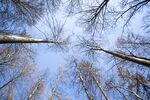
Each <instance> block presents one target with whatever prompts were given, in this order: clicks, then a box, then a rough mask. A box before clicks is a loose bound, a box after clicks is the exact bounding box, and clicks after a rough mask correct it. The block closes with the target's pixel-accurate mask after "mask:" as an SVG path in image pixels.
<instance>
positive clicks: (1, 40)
mask: <svg viewBox="0 0 150 100" xmlns="http://www.w3.org/2000/svg"><path fill="white" fill-rule="evenodd" d="M7 43H57V42H56V41H53V40H48V39H37V38H31V37H25V36H16V35H0V44H7Z"/></svg>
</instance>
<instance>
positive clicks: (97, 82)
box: [93, 76, 109, 100]
mask: <svg viewBox="0 0 150 100" xmlns="http://www.w3.org/2000/svg"><path fill="white" fill-rule="evenodd" d="M93 78H94V80H95V82H96V84H97V86H98V88H99V90H100V91H101V92H102V94H103V95H104V97H105V99H106V100H109V98H108V96H107V95H106V93H105V92H104V90H103V88H102V86H101V84H100V83H99V81H98V80H97V79H96V77H95V76H93Z"/></svg>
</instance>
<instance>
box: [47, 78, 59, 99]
mask: <svg viewBox="0 0 150 100" xmlns="http://www.w3.org/2000/svg"><path fill="white" fill-rule="evenodd" d="M57 86H58V79H56V80H55V82H54V86H53V87H52V89H51V92H50V95H49V98H48V100H53V96H54V94H55V90H56V88H57Z"/></svg>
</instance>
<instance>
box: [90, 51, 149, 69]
mask: <svg viewBox="0 0 150 100" xmlns="http://www.w3.org/2000/svg"><path fill="white" fill-rule="evenodd" d="M93 50H99V51H103V52H105V53H108V54H111V55H113V56H115V57H118V58H121V59H124V60H127V61H131V62H134V63H137V64H140V65H144V66H147V67H148V68H150V59H147V58H142V57H137V56H132V55H126V54H123V53H120V52H116V51H110V50H105V49H103V48H94V49H93Z"/></svg>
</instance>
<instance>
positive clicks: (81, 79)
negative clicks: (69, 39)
mask: <svg viewBox="0 0 150 100" xmlns="http://www.w3.org/2000/svg"><path fill="white" fill-rule="evenodd" d="M77 73H78V75H79V78H80V81H81V83H82V86H83V88H84V91H85V93H86V95H87V97H88V99H89V100H93V97H92V96H91V95H90V93H89V91H88V88H87V86H86V84H85V82H84V79H83V76H82V73H81V72H80V70H79V69H77Z"/></svg>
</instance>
